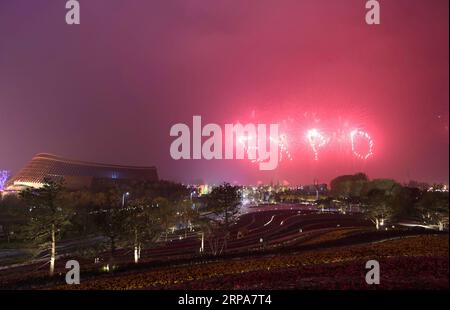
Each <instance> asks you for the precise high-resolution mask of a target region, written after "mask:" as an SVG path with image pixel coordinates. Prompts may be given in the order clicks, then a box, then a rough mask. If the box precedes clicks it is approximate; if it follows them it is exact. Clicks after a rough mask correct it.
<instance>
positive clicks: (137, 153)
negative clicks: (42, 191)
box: [0, 0, 449, 184]
mask: <svg viewBox="0 0 450 310" xmlns="http://www.w3.org/2000/svg"><path fill="white" fill-rule="evenodd" d="M61 2H64V1H52V0H39V1H29V0H3V1H0V133H1V144H0V170H2V169H8V170H12V171H17V170H18V169H19V168H21V167H22V166H23V165H24V164H25V163H26V162H27V161H28V160H30V159H31V157H32V156H33V155H34V154H35V153H38V152H50V153H56V154H58V155H61V156H66V157H69V158H75V159H80V160H89V161H99V162H107V163H121V164H136V165H156V166H157V167H158V170H159V174H160V176H161V177H162V178H165V179H170V180H178V181H192V180H199V179H201V180H204V181H207V182H222V181H230V182H233V181H237V182H240V183H257V182H258V181H263V182H270V181H272V180H273V181H275V182H276V181H278V180H279V181H281V182H283V181H287V182H289V183H290V184H296V183H312V181H313V179H316V178H317V179H319V181H323V182H328V181H329V180H330V179H331V178H333V177H335V176H336V175H339V174H347V173H354V172H359V171H363V172H366V173H367V174H368V175H369V176H370V177H372V178H376V177H389V178H395V179H397V180H399V181H407V180H410V179H414V180H419V181H428V182H445V183H448V170H449V151H448V148H449V131H448V119H449V110H448V103H449V88H448V84H449V74H448V67H449V61H448V57H449V56H448V55H449V50H448V45H449V42H448V35H449V33H448V22H449V16H448V10H449V7H448V6H449V2H448V0H433V1H430V0H390V1H381V8H382V23H381V25H379V26H375V27H374V26H370V27H369V26H368V25H366V24H365V19H364V14H365V8H364V1H361V0H340V1H330V0H214V1H212V0H188V1H185V0H171V1H150V0H134V1H123V0H107V1H106V0H89V1H81V10H82V12H81V13H82V16H81V25H79V26H75V27H73V26H67V25H66V24H65V19H64V16H65V9H64V3H61ZM193 115H201V116H202V118H203V120H204V122H205V123H207V122H211V123H217V124H225V123H236V122H237V121H240V122H242V123H245V122H253V123H262V122H266V123H279V124H280V128H281V130H282V131H283V130H284V133H285V134H286V136H287V145H288V146H289V151H290V152H291V155H292V158H293V160H292V161H290V160H285V161H283V162H282V163H281V164H280V166H279V168H278V169H277V170H275V171H270V172H261V171H259V170H258V169H256V168H255V165H254V164H253V163H251V162H249V161H210V162H208V161H204V160H199V161H173V160H172V159H171V157H170V154H169V146H170V143H171V142H172V140H173V139H171V137H170V136H169V130H170V127H171V126H172V125H173V124H175V123H179V122H183V123H187V124H189V123H190V122H191V121H192V116H193ZM311 128H316V129H317V130H319V131H320V132H324V133H325V134H326V136H327V137H329V141H328V143H327V145H326V146H324V147H321V148H320V150H319V160H314V154H313V153H312V150H311V145H310V144H309V143H308V141H307V139H306V135H305V133H306V132H307V130H308V129H311ZM354 129H358V130H362V131H364V132H367V133H368V134H370V137H371V138H372V139H373V141H374V149H373V153H374V154H373V156H370V158H368V159H367V160H360V159H358V158H356V157H355V156H353V154H352V147H351V143H350V145H349V140H348V135H349V133H350V132H351V131H352V130H354ZM359 147H360V148H363V149H364V147H367V145H366V146H364V145H359V146H358V148H359Z"/></svg>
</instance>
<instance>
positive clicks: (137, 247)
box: [125, 198, 162, 263]
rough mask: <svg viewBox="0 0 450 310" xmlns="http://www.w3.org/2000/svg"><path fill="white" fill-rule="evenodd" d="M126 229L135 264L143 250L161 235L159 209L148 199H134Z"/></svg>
mask: <svg viewBox="0 0 450 310" xmlns="http://www.w3.org/2000/svg"><path fill="white" fill-rule="evenodd" d="M126 213H127V218H126V222H125V225H126V228H127V235H128V237H129V241H131V242H130V243H131V244H132V246H133V250H134V262H135V263H138V262H139V259H140V258H141V249H142V247H143V246H148V245H151V244H153V243H154V242H156V240H157V239H158V236H159V235H160V233H161V227H162V226H161V220H160V218H159V214H158V213H159V208H158V207H157V206H156V205H154V204H152V203H151V202H150V201H149V200H148V199H146V198H138V199H133V200H131V201H130V202H129V205H128V208H127V209H126Z"/></svg>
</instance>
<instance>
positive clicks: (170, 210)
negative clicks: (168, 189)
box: [153, 197, 177, 241]
mask: <svg viewBox="0 0 450 310" xmlns="http://www.w3.org/2000/svg"><path fill="white" fill-rule="evenodd" d="M153 205H154V206H155V207H156V208H158V209H159V212H158V218H159V221H160V223H161V227H162V231H163V232H164V233H165V237H164V238H165V241H167V235H168V232H169V230H170V229H171V228H173V227H174V225H175V224H176V218H175V217H176V212H177V211H176V209H175V207H174V205H173V203H171V202H170V201H169V200H168V199H166V198H164V197H158V198H156V199H154V200H153Z"/></svg>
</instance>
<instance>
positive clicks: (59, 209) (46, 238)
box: [20, 179, 72, 276]
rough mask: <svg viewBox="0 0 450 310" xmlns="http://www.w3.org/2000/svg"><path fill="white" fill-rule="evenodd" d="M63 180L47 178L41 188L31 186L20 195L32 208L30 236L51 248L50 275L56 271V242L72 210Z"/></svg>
mask: <svg viewBox="0 0 450 310" xmlns="http://www.w3.org/2000/svg"><path fill="white" fill-rule="evenodd" d="M63 191H64V187H63V184H62V183H61V182H58V181H53V180H51V179H46V180H45V181H44V185H43V186H42V187H41V188H38V189H34V188H29V189H26V190H24V191H22V192H21V193H20V197H21V198H22V199H23V201H24V202H25V203H26V204H27V205H28V206H29V208H30V215H31V218H30V221H29V223H28V225H27V227H26V232H27V235H28V237H29V238H31V239H32V240H34V241H36V242H38V243H40V245H41V247H43V248H44V249H46V250H47V249H49V250H50V276H53V274H54V271H55V260H56V243H57V240H58V239H59V238H60V236H61V234H62V231H63V229H64V228H66V227H67V226H68V225H69V224H70V222H69V219H70V217H71V216H72V212H71V210H70V209H69V208H67V205H66V204H65V201H64V199H63V195H62V193H63Z"/></svg>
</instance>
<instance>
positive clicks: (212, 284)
mask: <svg viewBox="0 0 450 310" xmlns="http://www.w3.org/2000/svg"><path fill="white" fill-rule="evenodd" d="M236 226H237V227H236V229H235V233H237V231H243V230H244V231H245V232H246V234H245V236H244V237H242V238H236V237H233V238H232V240H231V241H230V248H229V251H228V252H227V254H226V255H222V256H219V257H214V256H212V255H209V256H208V255H203V256H200V255H198V247H199V240H198V238H196V237H194V236H192V237H188V238H185V239H183V240H177V241H175V239H174V240H173V241H169V242H167V241H166V242H163V243H162V244H161V245H160V246H159V247H157V248H154V249H150V250H148V251H146V252H144V255H143V259H142V261H141V262H140V263H139V264H133V263H132V262H131V261H132V260H131V255H132V253H131V252H130V250H127V249H123V250H121V251H118V253H117V256H116V258H115V261H114V264H115V266H117V269H115V270H114V271H111V270H110V271H109V272H106V271H105V270H104V269H103V270H102V268H104V266H105V264H107V262H108V261H107V259H106V257H105V258H104V259H101V260H100V263H98V264H94V263H93V261H92V260H91V259H83V258H79V257H78V258H77V257H71V256H70V255H68V256H63V257H60V258H59V259H58V261H57V272H58V275H57V276H56V277H54V278H53V279H49V278H48V276H47V274H46V266H45V264H44V265H42V264H31V265H26V266H19V267H16V268H8V269H6V270H3V271H2V273H1V274H0V288H3V289H63V290H64V289H81V290H92V289H100V290H111V289H112V290H135V289H145V290H160V289H169V290H172V289H182V290H184V289H200V290H202V289H212V290H214V289H232V290H233V289H236V290H242V289H244V290H246V289H340V290H341V289H447V288H448V287H449V280H448V234H447V233H437V232H433V231H430V230H424V229H405V228H391V229H389V230H380V231H377V230H375V229H374V228H373V227H372V226H370V225H368V223H367V222H366V221H363V220H361V218H359V217H354V216H341V215H320V214H319V215H317V214H299V213H298V212H290V211H289V212H279V211H278V212H264V213H257V214H256V215H255V214H249V215H246V216H243V217H242V219H241V220H240V222H239V223H238V224H237V225H236ZM299 227H301V228H302V229H301V230H299ZM261 238H262V239H264V240H268V242H267V243H265V244H264V245H261V244H260V243H259V242H258V241H259V240H260V239H261ZM196 251H197V252H196ZM69 259H77V260H79V261H80V264H81V285H76V286H68V285H66V284H65V280H64V279H65V272H66V271H67V270H65V268H64V264H65V262H66V261H67V260H69ZM369 260H377V261H378V262H379V263H380V269H381V272H380V275H381V284H380V285H375V286H369V285H367V284H366V281H365V275H366V272H367V270H366V269H365V264H366V262H367V261H369ZM111 267H112V266H111Z"/></svg>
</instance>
